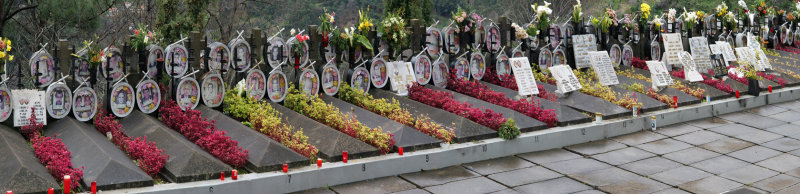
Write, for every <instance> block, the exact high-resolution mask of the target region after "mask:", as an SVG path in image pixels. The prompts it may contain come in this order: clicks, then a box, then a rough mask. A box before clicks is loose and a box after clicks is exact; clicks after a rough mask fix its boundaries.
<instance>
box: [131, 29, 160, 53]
mask: <svg viewBox="0 0 800 194" xmlns="http://www.w3.org/2000/svg"><path fill="white" fill-rule="evenodd" d="M145 32H147V33H145ZM155 41H156V34H155V33H153V31H149V30H147V25H144V24H139V26H138V27H136V29H134V30H133V39H132V40H131V47H133V50H134V51H143V50H145V49H146V48H147V46H148V45H150V44H151V43H154V42H155Z"/></svg>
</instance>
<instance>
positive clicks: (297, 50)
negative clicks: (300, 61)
mask: <svg viewBox="0 0 800 194" xmlns="http://www.w3.org/2000/svg"><path fill="white" fill-rule="evenodd" d="M295 32H296V31H295V29H294V28H293V29H292V30H289V33H290V34H295ZM308 39H309V37H308V35H302V34H297V35H295V36H294V40H292V42H290V43H289V45H291V47H292V48H291V50H292V55H293V56H302V55H303V52H304V51H305V50H306V49H307V48H306V46H305V44H303V42H305V41H306V40H308ZM298 58H299V57H298Z"/></svg>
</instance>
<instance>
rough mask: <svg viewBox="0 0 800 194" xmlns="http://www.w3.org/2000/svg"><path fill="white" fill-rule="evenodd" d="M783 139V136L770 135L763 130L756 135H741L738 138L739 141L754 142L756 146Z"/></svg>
mask: <svg viewBox="0 0 800 194" xmlns="http://www.w3.org/2000/svg"><path fill="white" fill-rule="evenodd" d="M781 137H783V135H778V134H774V133H770V132H767V131H761V130H759V131H758V132H755V133H749V134H741V135H737V136H736V138H739V139H741V140H745V141H749V142H753V143H755V144H761V143H764V142H768V141H772V140H776V139H778V138H781Z"/></svg>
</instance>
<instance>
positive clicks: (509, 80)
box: [482, 68, 558, 102]
mask: <svg viewBox="0 0 800 194" xmlns="http://www.w3.org/2000/svg"><path fill="white" fill-rule="evenodd" d="M502 78H503V80H502V81H501V80H500V79H499V77H498V76H497V74H496V73H494V69H492V68H486V75H484V76H483V79H482V80H483V81H486V82H489V83H491V84H494V85H498V86H501V87H504V88H508V89H512V90H514V91H519V89H518V88H517V80H516V79H515V78H514V75H511V74H507V75H503V76H502ZM536 87H537V88H538V89H539V94H537V95H536V96H538V97H539V98H543V99H547V100H550V101H553V102H558V96H556V94H554V93H552V92H548V91H547V90H546V89H544V86H542V85H539V84H536Z"/></svg>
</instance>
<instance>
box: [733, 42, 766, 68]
mask: <svg viewBox="0 0 800 194" xmlns="http://www.w3.org/2000/svg"><path fill="white" fill-rule="evenodd" d="M736 55H737V56H739V62H747V63H750V64H749V65H752V66H753V67H755V68H756V70H758V71H764V70H763V69H761V68H760V66H759V65H758V64H757V62H758V61H757V60H756V54H755V52H753V49H751V48H750V47H738V48H736Z"/></svg>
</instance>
